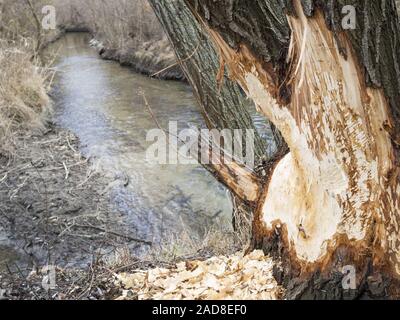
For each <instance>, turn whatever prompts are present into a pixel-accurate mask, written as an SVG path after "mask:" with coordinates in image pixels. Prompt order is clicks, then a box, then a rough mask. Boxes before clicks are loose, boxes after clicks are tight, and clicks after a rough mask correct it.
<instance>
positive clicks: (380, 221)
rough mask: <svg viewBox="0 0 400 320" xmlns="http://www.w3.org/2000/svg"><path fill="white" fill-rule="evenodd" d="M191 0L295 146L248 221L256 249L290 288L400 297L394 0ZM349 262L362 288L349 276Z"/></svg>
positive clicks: (298, 294) (398, 63)
mask: <svg viewBox="0 0 400 320" xmlns="http://www.w3.org/2000/svg"><path fill="white" fill-rule="evenodd" d="M185 1H186V3H187V4H188V6H189V7H190V9H191V11H192V13H193V15H194V16H195V17H196V18H197V19H198V21H199V22H200V23H202V24H203V26H204V28H205V29H206V30H207V31H208V34H209V35H210V37H211V38H212V40H213V42H214V44H215V46H216V47H217V48H218V52H219V55H220V58H219V61H221V63H224V64H226V66H227V68H228V69H229V74H230V77H231V78H232V79H234V80H235V81H237V82H238V83H239V84H240V85H241V87H242V88H243V90H244V91H245V92H246V93H247V95H248V96H249V97H250V98H252V99H253V101H254V102H255V103H256V105H257V107H258V109H259V110H260V111H261V112H262V113H263V114H264V115H265V116H266V117H267V118H268V119H269V120H271V121H272V122H273V124H274V125H275V126H276V127H277V128H278V129H279V131H280V132H281V133H282V135H283V137H284V139H285V141H286V142H287V144H288V147H289V149H290V152H288V153H284V152H282V153H281V154H280V155H278V156H277V157H276V159H275V161H273V162H271V163H270V170H269V171H268V172H269V175H268V176H267V177H265V178H264V181H262V183H261V185H262V187H261V188H260V191H259V194H258V197H257V201H256V207H257V209H256V218H255V222H254V230H253V244H254V247H262V248H263V249H264V250H265V252H266V253H268V254H270V255H272V256H273V257H274V258H275V259H277V261H279V262H280V267H276V276H277V277H278V278H279V280H281V282H282V283H283V284H284V285H285V286H286V287H287V289H288V290H287V296H288V297H289V298H345V297H353V298H355V297H362V296H364V295H367V296H369V297H381V296H389V297H398V296H399V289H400V287H399V281H398V280H399V276H400V252H399V244H400V238H399V234H398V231H399V214H400V211H399V209H400V208H399V206H400V201H399V200H400V199H399V197H400V184H399V172H400V171H399V160H400V159H399V158H400V155H399V151H400V149H399V145H400V125H399V120H400V108H399V106H400V42H399V38H398V37H399V35H400V30H399V27H398V17H397V14H396V7H395V3H394V1H393V0H383V1H364V0H351V1H346V3H345V1H344V0H339V1H320V0H315V1H314V0H302V1H300V0H293V1H291V0H283V1H279V0H270V1H264V0H251V1H250V0H219V1H214V0H185ZM156 2H159V3H160V2H163V1H156ZM345 4H349V5H352V6H354V8H355V10H356V26H355V29H354V30H347V31H345V30H342V19H344V18H346V15H342V13H341V12H342V8H343V7H344V5H345ZM211 74H213V75H215V73H211ZM237 116H238V117H240V114H237ZM348 266H353V267H354V268H355V270H356V289H355V290H345V289H346V287H345V286H343V285H342V281H343V274H342V268H343V267H348ZM345 279H347V278H345Z"/></svg>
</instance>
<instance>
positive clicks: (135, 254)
mask: <svg viewBox="0 0 400 320" xmlns="http://www.w3.org/2000/svg"><path fill="white" fill-rule="evenodd" d="M60 44H61V46H60V47H59V45H60ZM55 47H56V49H57V51H59V50H61V52H63V54H62V57H61V58H60V59H59V61H58V62H57V65H56V70H57V74H58V75H57V76H56V77H55V83H54V84H53V89H52V90H51V96H52V100H53V102H52V103H50V102H49V101H48V100H47V99H43V103H45V102H46V103H48V104H50V105H53V107H52V108H50V109H53V111H48V112H47V113H46V114H47V115H46V117H45V118H43V119H42V120H41V121H42V124H41V126H40V127H38V128H36V129H35V130H30V129H26V130H18V131H16V132H15V133H14V134H13V141H12V142H13V148H12V152H10V153H8V154H7V155H5V154H3V155H2V156H1V159H0V186H1V188H0V288H1V289H3V290H6V298H9V299H38V298H39V299H42V298H43V299H45V298H49V296H48V292H47V291H46V290H44V289H43V286H42V280H43V277H44V276H45V274H44V273H42V268H43V267H46V266H54V268H55V269H56V270H57V274H58V277H59V279H60V281H58V282H57V289H55V290H53V291H52V294H53V295H54V298H57V299H62V298H63V297H65V298H68V297H69V298H78V297H79V298H90V297H91V296H93V294H94V293H93V292H92V290H86V287H85V286H86V285H87V281H88V277H89V279H90V277H93V274H96V279H98V278H99V277H100V278H101V277H103V278H104V277H105V272H106V271H105V270H109V269H110V268H111V269H113V268H117V269H118V270H119V269H121V270H128V269H129V268H126V266H130V265H132V264H134V266H135V268H138V266H139V265H140V266H142V267H143V269H146V268H151V267H156V266H171V264H172V263H174V262H176V261H180V260H182V259H183V260H185V259H190V258H191V259H193V258H196V259H198V258H201V259H206V258H209V257H211V256H213V255H216V254H221V253H223V252H234V251H236V250H238V248H239V247H240V245H238V242H237V239H236V238H235V235H234V234H233V233H232V232H230V231H229V228H226V230H225V231H224V230H223V228H220V227H219V226H222V225H224V224H225V222H223V221H226V220H221V221H220V222H218V221H219V220H218V219H220V217H219V216H220V215H221V216H223V215H222V214H221V212H227V211H228V210H229V208H224V206H226V204H225V201H227V198H226V199H225V197H222V198H218V197H216V198H215V201H212V202H210V201H208V202H206V201H204V200H203V198H202V197H205V198H209V196H208V195H207V194H208V192H210V193H212V194H214V197H215V195H216V192H217V193H221V194H222V195H223V194H224V192H223V191H222V192H221V191H219V190H218V188H219V187H218V184H217V183H216V182H214V180H213V179H212V177H208V176H204V172H203V170H202V169H201V170H200V168H196V167H194V168H191V167H186V168H179V170H177V169H173V168H168V167H159V166H157V167H148V166H147V165H146V164H145V163H144V162H142V161H143V160H142V159H141V157H142V156H141V155H142V154H143V152H144V151H145V145H143V144H144V142H145V134H144V132H145V130H146V128H147V126H148V127H149V128H152V127H153V126H154V123H153V120H152V119H151V117H149V116H148V115H147V114H146V112H143V106H142V104H141V102H140V101H141V100H140V98H139V97H137V96H136V94H134V93H133V94H132V90H129V88H131V87H132V86H136V85H140V86H142V87H143V88H144V90H145V91H146V92H152V91H154V90H156V91H155V93H156V94H155V97H153V98H152V97H150V96H149V98H150V101H152V104H154V105H156V106H159V108H160V109H161V110H164V109H165V115H167V114H169V115H170V114H171V112H173V110H175V109H176V110H175V112H178V110H180V112H181V114H180V117H182V116H185V117H187V118H183V119H182V121H183V122H185V121H187V120H186V119H190V121H195V119H196V118H197V115H196V114H193V112H194V111H192V109H193V110H195V105H192V99H193V98H192V96H191V94H190V95H189V93H190V92H189V91H188V89H187V88H186V86H184V85H183V84H180V83H172V82H168V83H165V82H161V81H158V80H151V79H148V78H146V77H143V76H139V75H136V74H133V73H132V72H131V71H129V70H127V69H126V68H121V67H119V66H118V65H117V64H116V63H114V62H105V61H102V60H100V59H99V58H98V57H96V55H95V53H94V52H92V50H91V49H90V48H88V46H87V41H86V38H85V36H84V37H82V36H81V35H79V36H78V37H77V40H76V39H75V38H74V36H73V37H72V38H71V36H68V35H66V36H65V38H63V40H60V42H59V43H56V44H55ZM88 77H89V78H88ZM110 79H113V81H114V83H113V82H109V81H110ZM117 84H118V86H120V85H123V86H122V87H116V85H117ZM107 86H110V87H109V88H107ZM125 86H126V87H125ZM108 91H109V92H108ZM103 95H104V96H103ZM114 95H115V98H112V96H114ZM184 97H185V98H184ZM93 99H94V100H93ZM114 99H117V100H114ZM158 99H160V100H158ZM175 99H176V100H175ZM178 102H179V103H178ZM27 103H28V102H27ZM110 103H111V105H110ZM132 106H136V107H135V108H137V110H136V109H132ZM184 109H189V110H187V111H186V112H187V115H185V113H182V111H183V110H184ZM134 110H136V111H135V113H133V111H134ZM111 111H112V112H113V113H111V114H107V112H111ZM163 112H164V111H163ZM196 112H197V111H196ZM110 119H112V122H113V123H114V126H115V123H116V124H118V125H117V127H115V128H114V127H110V123H111V122H110ZM166 119H167V118H166ZM81 125H82V126H81ZM136 126H138V127H136ZM124 132H125V133H124ZM80 138H83V139H84V141H81V139H80ZM107 148H109V149H108V150H107ZM99 151H101V152H100V153H99ZM110 155H111V157H110ZM110 165H111V166H110ZM155 168H156V169H155ZM139 171H141V172H139ZM139 174H140V175H141V174H144V175H145V176H146V180H143V179H142V178H141V177H140V176H139ZM188 174H189V176H188V177H186V175H188ZM156 177H158V178H156ZM160 179H162V181H163V182H160V181H161V180H160ZM144 181H146V182H144ZM193 181H196V185H197V188H202V189H204V194H200V195H199V196H201V198H199V199H196V197H194V196H193V195H191V194H187V192H188V191H189V192H192V191H191V190H193V188H192V187H191V184H192V183H193ZM188 183H189V184H188ZM142 189H143V190H142ZM150 191H151V192H150ZM163 201H165V202H163ZM147 202H148V203H147ZM223 205H224V206H223ZM163 212H164V213H163ZM216 212H217V214H216ZM177 219H179V220H180V221H181V223H180V225H177V223H176V221H177ZM228 221H229V219H228ZM211 225H214V226H215V230H214V231H211V230H208V229H207V228H208V227H209V226H211ZM191 228H192V229H191ZM182 232H183V233H182ZM169 236H171V237H169ZM95 266H96V267H95ZM32 270H33V271H32ZM94 270H96V272H94ZM97 271H98V272H97ZM103 278H101V279H103ZM103 280H104V281H103ZM103 280H101V281H103V283H104V286H108V287H110V288H111V289H110V290H114V289H112V288H114V285H113V283H114V282H113V281H114V280H115V279H114V278H113V276H112V275H111V276H110V277H105V278H104V279H103ZM79 281H81V283H80V282H79ZM99 281H100V280H99ZM77 283H80V284H79V285H78V284H77ZM73 284H76V285H78V286H79V289H77V290H76V292H72V293H69V294H66V293H65V292H67V291H68V290H67V289H69V287H70V286H71V285H73ZM118 288H119V289H118V290H120V289H121V287H118ZM79 290H82V291H79ZM85 290H86V291H87V292H86V293H85ZM106 291H107V290H103V293H102V295H100V296H96V294H95V296H96V297H97V298H99V299H100V298H102V299H106V298H117V297H119V296H120V295H121V292H120V291H118V294H117V295H114V294H111V295H109V294H107V293H105V292H106ZM77 292H79V294H76V293H77ZM112 292H113V291H112ZM50 298H51V297H50Z"/></svg>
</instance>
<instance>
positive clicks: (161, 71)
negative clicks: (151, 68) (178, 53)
mask: <svg viewBox="0 0 400 320" xmlns="http://www.w3.org/2000/svg"><path fill="white" fill-rule="evenodd" d="M199 48H200V43H199V44H198V45H197V47H196V48H195V49H194V51H193V52H192V53H191V54H190V55H189V56H188V57H186V58H185V59H183V60H178V61H177V62H175V63H173V64H171V65H170V66H168V67H166V68H164V69H162V70H160V71H158V72H156V73H154V74H152V75H151V76H150V78H153V77H155V76H158V75H159V74H160V73H163V72H164V71H167V70H168V69H171V68H173V67H175V66H176V65H178V64H182V63H184V62H186V61H187V60H189V59H191V58H192V57H193V56H194V55H195V54H196V52H197V50H199Z"/></svg>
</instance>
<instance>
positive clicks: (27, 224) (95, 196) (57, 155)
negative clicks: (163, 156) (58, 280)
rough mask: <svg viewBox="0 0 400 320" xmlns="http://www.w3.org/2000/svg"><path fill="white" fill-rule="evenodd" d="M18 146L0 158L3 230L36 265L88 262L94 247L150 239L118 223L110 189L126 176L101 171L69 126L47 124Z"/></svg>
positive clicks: (120, 216) (0, 221) (20, 139)
mask: <svg viewBox="0 0 400 320" xmlns="http://www.w3.org/2000/svg"><path fill="white" fill-rule="evenodd" d="M14 150H15V152H14V154H13V155H12V157H11V158H10V157H4V156H2V157H1V159H0V233H2V235H3V237H4V235H6V237H7V238H8V239H9V243H11V245H12V246H13V248H14V249H15V250H17V251H18V252H19V253H20V254H22V255H25V256H27V257H29V260H30V263H31V264H32V265H43V264H45V263H51V264H57V265H60V263H61V264H62V265H66V266H76V265H84V264H86V263H87V262H88V261H89V260H90V257H91V256H92V255H93V254H94V253H96V254H97V253H98V250H97V251H96V249H95V248H103V250H104V251H106V250H112V249H115V248H119V247H121V246H123V245H124V244H127V243H136V244H137V245H138V246H145V245H149V244H146V243H142V242H141V241H140V239H135V238H134V235H132V234H127V233H125V232H126V231H124V230H121V229H119V224H118V221H119V220H121V221H122V220H123V213H120V212H118V211H116V210H115V209H114V207H113V206H112V203H111V201H110V195H109V190H110V189H112V188H111V187H110V186H112V187H115V186H116V185H117V184H121V185H123V184H124V181H122V180H121V181H118V179H117V178H116V179H117V180H115V179H112V178H110V177H107V176H105V175H104V174H102V173H100V172H97V171H96V170H95V169H94V168H93V167H92V165H91V162H90V159H86V158H84V157H83V156H82V155H81V154H80V152H79V141H78V139H77V138H76V137H75V136H74V135H73V134H72V133H71V132H68V131H66V130H63V129H61V128H59V127H57V126H55V125H54V124H49V125H48V128H47V131H46V132H42V133H37V134H33V135H32V134H22V135H20V136H19V137H17V138H16V140H15V148H14ZM121 225H122V224H121Z"/></svg>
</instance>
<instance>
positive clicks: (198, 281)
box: [116, 251, 282, 300]
mask: <svg viewBox="0 0 400 320" xmlns="http://www.w3.org/2000/svg"><path fill="white" fill-rule="evenodd" d="M272 267H273V261H272V260H271V259H270V258H268V257H265V256H264V254H263V252H262V251H254V252H252V253H251V254H249V255H246V256H244V255H243V254H242V253H237V254H235V255H233V256H229V257H214V258H211V259H209V260H206V261H191V262H182V263H179V264H177V265H176V267H175V268H172V269H152V270H149V271H138V272H136V273H133V274H118V275H116V278H117V279H116V281H117V284H118V285H120V286H122V287H123V288H124V289H125V290H124V293H123V296H121V297H120V298H118V299H119V300H126V299H139V300H149V299H150V300H182V299H189V300H224V299H228V300H230V299H232V300H256V299H257V300H273V299H279V297H280V296H281V293H282V292H281V291H282V290H281V288H280V287H279V286H278V285H277V283H276V281H275V279H274V278H273V276H272Z"/></svg>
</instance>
